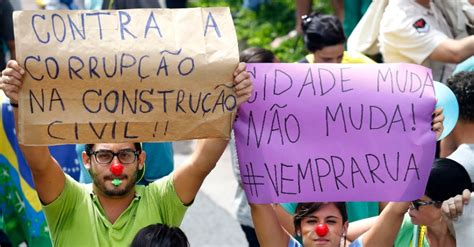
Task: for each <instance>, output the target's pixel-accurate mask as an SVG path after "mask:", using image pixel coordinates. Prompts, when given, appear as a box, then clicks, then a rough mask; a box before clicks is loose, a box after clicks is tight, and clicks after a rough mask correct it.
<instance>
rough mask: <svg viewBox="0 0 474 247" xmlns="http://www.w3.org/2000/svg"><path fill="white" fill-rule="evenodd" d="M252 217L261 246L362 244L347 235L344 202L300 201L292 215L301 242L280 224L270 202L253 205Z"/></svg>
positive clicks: (356, 245)
mask: <svg viewBox="0 0 474 247" xmlns="http://www.w3.org/2000/svg"><path fill="white" fill-rule="evenodd" d="M250 206H251V209H252V218H253V223H254V225H255V230H256V232H257V237H258V241H259V243H260V246H263V247H265V246H281V247H286V246H288V247H301V246H304V247H310V246H317V247H319V246H321V247H322V246H324V247H339V246H345V247H360V246H362V245H361V242H360V241H359V239H357V240H355V241H354V242H352V243H350V242H349V241H348V240H347V238H346V234H347V228H348V227H349V221H348V219H347V211H346V204H345V203H344V202H315V203H298V206H297V207H296V210H295V215H294V217H293V223H294V226H295V231H296V235H297V236H299V237H300V238H301V239H302V242H303V245H301V244H300V243H299V242H298V241H297V240H296V239H294V238H293V237H292V236H291V235H290V234H288V233H287V232H286V231H285V230H284V229H283V228H282V227H281V226H280V222H279V221H278V218H277V217H276V214H275V211H274V210H273V207H272V206H271V205H270V204H251V205H250Z"/></svg>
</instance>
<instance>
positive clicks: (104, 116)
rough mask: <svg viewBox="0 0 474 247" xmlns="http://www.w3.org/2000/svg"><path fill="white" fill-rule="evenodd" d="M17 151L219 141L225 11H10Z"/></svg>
mask: <svg viewBox="0 0 474 247" xmlns="http://www.w3.org/2000/svg"><path fill="white" fill-rule="evenodd" d="M14 25H15V42H16V49H17V60H18V62H19V64H20V65H21V66H22V67H23V68H25V70H26V76H25V79H24V87H23V89H22V90H21V93H20V102H19V105H20V109H19V118H20V122H19V128H20V132H19V133H20V135H19V142H20V143H23V144H27V145H44V144H59V143H95V142H130V141H133V142H137V141H173V140H182V139H192V138H207V137H219V138H228V137H229V135H230V129H231V126H232V121H233V117H234V115H235V109H236V97H235V95H234V92H233V89H232V86H233V75H232V74H233V71H234V69H235V68H236V66H237V64H238V46H237V37H236V33H235V29H234V26H233V22H232V17H231V15H230V11H229V9H228V8H202V9H201V8H190V9H179V10H171V9H133V10H117V11H114V10H104V11H20V12H15V13H14Z"/></svg>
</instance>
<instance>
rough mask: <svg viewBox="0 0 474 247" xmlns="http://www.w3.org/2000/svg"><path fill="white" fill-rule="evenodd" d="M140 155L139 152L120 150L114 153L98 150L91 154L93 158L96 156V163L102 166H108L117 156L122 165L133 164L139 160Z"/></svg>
mask: <svg viewBox="0 0 474 247" xmlns="http://www.w3.org/2000/svg"><path fill="white" fill-rule="evenodd" d="M139 154H140V152H139V151H133V150H128V149H125V150H120V151H118V152H112V151H111V150H98V151H95V152H92V153H90V155H91V156H94V158H95V161H97V163H99V164H101V165H108V164H110V163H111V162H112V160H113V159H114V157H115V156H117V158H118V160H119V161H120V163H122V164H124V165H125V164H132V163H133V162H135V161H136V160H137V156H138V155H139Z"/></svg>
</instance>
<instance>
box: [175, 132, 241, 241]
mask: <svg viewBox="0 0 474 247" xmlns="http://www.w3.org/2000/svg"><path fill="white" fill-rule="evenodd" d="M182 143H183V142H180V143H178V145H174V148H175V164H176V165H177V166H179V164H182V162H183V161H184V160H185V159H186V158H187V157H188V155H186V154H180V153H179V152H180V151H181V150H180V149H185V148H182V145H181V144H182ZM186 144H187V145H190V146H193V144H194V142H193V141H189V142H186ZM180 146H181V147H180ZM236 187H237V180H236V179H235V177H234V175H233V173H232V163H231V158H230V150H229V148H227V149H226V151H225V152H224V154H223V155H222V157H221V159H220V160H219V162H218V163H217V166H216V168H215V169H214V170H213V171H212V172H211V174H210V175H209V176H208V177H207V178H206V180H205V181H204V184H203V185H202V187H201V191H200V192H199V194H198V196H197V197H196V200H195V201H194V204H193V205H192V206H191V207H190V208H189V210H188V212H187V213H186V216H185V217H184V221H183V224H182V225H181V229H182V230H183V231H184V232H185V233H186V236H187V237H188V239H189V242H190V244H191V246H197V247H201V246H203V247H214V246H225V247H227V246H228V247H240V246H247V244H246V243H247V242H246V240H245V235H244V233H243V232H242V230H241V228H240V225H239V223H238V222H237V220H236V219H235V217H234V216H233V213H232V212H233V198H234V195H235V189H236Z"/></svg>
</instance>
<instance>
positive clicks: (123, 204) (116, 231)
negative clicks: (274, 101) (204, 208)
mask: <svg viewBox="0 0 474 247" xmlns="http://www.w3.org/2000/svg"><path fill="white" fill-rule="evenodd" d="M245 66H246V65H245V63H240V64H239V65H238V67H237V68H236V70H235V71H234V74H233V76H234V84H235V86H234V90H235V93H236V96H237V105H240V104H241V103H242V102H245V101H246V100H247V99H249V97H250V95H251V93H252V87H253V86H252V81H251V80H250V76H249V74H248V73H247V72H246V71H245ZM24 74H25V71H24V69H23V68H21V67H20V66H19V65H18V63H17V62H16V61H13V60H11V61H9V62H8V64H7V68H6V69H5V70H3V71H2V77H1V78H0V89H2V90H3V91H4V92H5V94H6V95H7V97H9V98H10V104H11V105H12V107H13V108H14V109H15V110H14V113H15V121H16V124H18V121H17V116H18V112H17V110H16V108H17V107H18V94H19V91H20V89H21V87H22V83H23V82H22V76H23V75H24ZM17 129H18V128H17ZM17 134H18V133H17ZM227 143H228V140H222V139H203V140H199V141H198V143H197V146H196V149H195V152H194V153H193V154H192V155H191V157H190V158H189V159H188V160H187V161H186V162H185V164H184V165H182V166H180V167H179V168H177V169H176V170H175V171H174V172H172V173H171V174H170V175H169V176H167V177H165V178H163V179H160V180H157V181H155V182H153V183H151V184H150V185H148V186H146V187H144V186H140V185H135V183H136V181H137V180H139V179H140V177H141V176H142V174H143V169H144V162H145V159H146V153H145V152H143V151H142V150H141V145H140V143H97V144H88V145H87V147H86V151H85V152H84V153H83V154H82V158H83V161H84V165H85V167H86V168H87V169H89V170H90V173H91V175H92V179H93V183H92V184H89V185H85V184H80V183H78V182H76V181H75V180H73V179H72V178H71V177H69V176H68V175H65V174H64V172H63V170H62V169H61V168H60V166H59V165H58V164H57V162H56V161H55V160H54V159H53V158H52V157H51V155H50V153H49V150H48V148H47V147H46V146H22V145H21V146H20V147H21V150H22V152H23V154H24V156H25V158H26V160H27V162H28V165H29V167H30V170H31V173H32V175H33V180H34V183H35V185H36V190H37V193H38V196H39V198H40V200H41V202H42V206H43V210H44V212H45V215H46V221H47V223H48V226H49V230H50V235H51V239H52V242H53V245H54V246H124V245H129V244H130V243H131V242H132V239H133V237H134V236H135V234H136V233H137V232H138V231H139V230H140V229H141V228H143V227H145V226H148V225H150V224H156V223H162V224H167V225H170V226H179V225H180V224H181V221H182V220H183V217H184V214H185V212H186V209H187V207H188V206H189V205H191V204H192V202H193V200H194V198H195V196H196V194H197V192H198V190H199V188H200V186H201V184H202V183H203V181H204V179H205V178H206V176H207V175H208V174H209V173H210V172H211V170H212V169H213V168H214V167H215V165H216V163H217V161H218V160H219V158H220V156H221V155H222V153H223V152H224V150H225V148H226V146H227Z"/></svg>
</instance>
